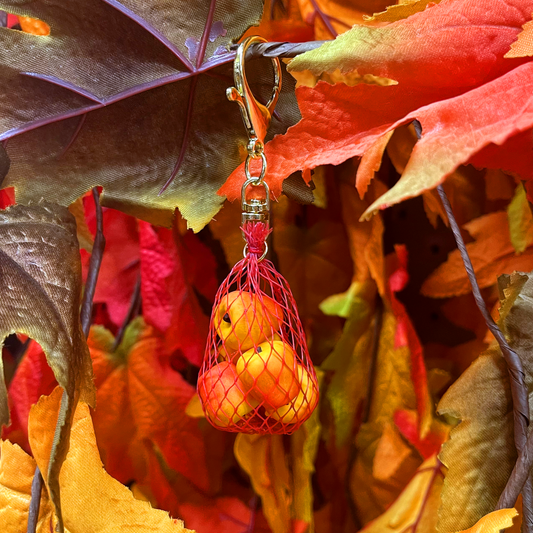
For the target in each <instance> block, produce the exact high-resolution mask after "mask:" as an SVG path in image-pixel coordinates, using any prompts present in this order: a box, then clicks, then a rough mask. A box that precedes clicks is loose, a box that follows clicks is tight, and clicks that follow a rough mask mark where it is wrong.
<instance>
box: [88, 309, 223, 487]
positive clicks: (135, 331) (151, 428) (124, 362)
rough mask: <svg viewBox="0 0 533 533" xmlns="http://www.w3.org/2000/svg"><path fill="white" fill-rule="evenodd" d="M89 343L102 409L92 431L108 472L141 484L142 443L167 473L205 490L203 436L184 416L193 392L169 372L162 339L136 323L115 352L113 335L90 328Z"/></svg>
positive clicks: (98, 412)
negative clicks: (159, 458)
mask: <svg viewBox="0 0 533 533" xmlns="http://www.w3.org/2000/svg"><path fill="white" fill-rule="evenodd" d="M88 343H89V348H90V350H91V356H92V359H93V365H94V373H95V382H96V387H97V402H98V405H99V406H101V408H97V409H96V410H95V411H94V426H95V431H96V435H97V439H98V445H99V447H100V450H101V453H102V458H103V461H104V464H105V465H106V467H107V469H108V471H109V473H110V474H111V475H112V476H113V477H115V478H117V479H118V480H119V481H122V482H127V481H129V480H131V479H137V480H141V481H142V480H143V479H144V476H145V472H146V468H147V465H146V459H145V457H144V451H143V450H144V448H145V446H144V443H143V441H147V442H149V443H152V444H153V445H155V446H157V448H158V449H159V450H160V452H161V454H162V455H163V457H164V459H165V461H166V462H167V463H168V465H169V466H170V467H171V468H173V469H174V470H176V471H177V472H180V473H181V474H183V475H184V477H185V478H187V479H189V480H190V481H192V482H193V483H195V484H196V485H197V486H198V487H200V488H201V489H202V490H208V488H209V473H208V469H207V461H206V452H205V445H204V436H203V434H202V431H201V430H200V428H199V424H198V421H197V420H194V419H192V418H189V417H188V416H187V415H186V414H185V408H186V406H187V404H188V403H189V400H190V399H191V397H192V396H193V395H194V394H195V389H194V387H193V386H192V385H190V384H188V383H187V382H186V381H185V379H184V378H183V377H182V376H181V375H180V374H179V373H178V372H176V371H175V370H174V369H173V368H172V366H171V358H170V354H168V352H166V351H165V345H164V339H163V338H162V337H161V336H160V335H159V334H158V333H157V332H156V331H155V330H154V329H153V328H151V327H149V326H146V325H145V324H144V322H143V320H142V318H137V319H135V320H134V321H133V322H132V323H131V324H130V325H129V326H128V328H127V329H126V332H125V334H124V339H123V340H122V342H121V344H120V345H119V346H118V347H117V349H116V350H115V351H113V344H114V338H113V335H112V334H111V333H110V332H109V331H107V330H105V329H104V328H102V327H101V326H94V327H93V328H92V329H91V333H90V335H89V340H88ZM117 427H120V428H121V429H120V433H119V434H117V432H116V429H117ZM212 431H213V432H214V431H215V430H212Z"/></svg>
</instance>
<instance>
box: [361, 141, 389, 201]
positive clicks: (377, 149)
mask: <svg viewBox="0 0 533 533" xmlns="http://www.w3.org/2000/svg"><path fill="white" fill-rule="evenodd" d="M393 133H394V131H389V132H388V133H385V135H383V136H382V137H380V138H379V139H378V140H377V141H376V143H375V144H374V145H372V146H371V147H370V148H369V149H368V150H367V151H366V152H365V153H364V154H363V157H361V162H360V163H359V166H358V167H357V176H356V178H355V187H356V189H357V192H358V193H359V196H360V197H361V198H362V197H363V196H364V195H365V194H366V191H367V190H368V185H369V184H370V182H371V181H372V179H373V178H374V174H375V173H376V172H377V171H378V170H379V169H380V168H381V160H382V158H383V152H384V151H385V148H386V147H387V144H388V142H389V140H390V138H391V136H392V134H393Z"/></svg>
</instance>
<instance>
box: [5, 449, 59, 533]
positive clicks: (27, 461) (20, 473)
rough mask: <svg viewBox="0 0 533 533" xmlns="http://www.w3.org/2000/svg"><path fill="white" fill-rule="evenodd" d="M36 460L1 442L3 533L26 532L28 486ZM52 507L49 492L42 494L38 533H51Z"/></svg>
mask: <svg viewBox="0 0 533 533" xmlns="http://www.w3.org/2000/svg"><path fill="white" fill-rule="evenodd" d="M35 467H36V464H35V461H34V460H33V459H32V458H31V457H30V456H29V455H28V454H27V453H26V452H25V451H24V450H22V448H20V447H19V446H17V445H16V444H11V443H10V442H9V441H2V444H1V445H0V524H2V533H20V532H21V531H26V527H27V525H28V513H29V510H30V500H31V484H32V481H33V476H34V474H35ZM52 520H53V511H52V504H51V503H50V499H49V498H48V493H47V492H46V490H43V491H42V493H41V505H40V509H39V518H38V520H37V533H49V532H50V531H54V529H53V527H51V524H52Z"/></svg>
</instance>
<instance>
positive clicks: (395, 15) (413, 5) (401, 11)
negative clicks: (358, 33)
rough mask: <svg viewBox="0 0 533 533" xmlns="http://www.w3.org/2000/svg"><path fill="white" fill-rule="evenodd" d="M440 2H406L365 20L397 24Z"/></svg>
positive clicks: (411, 0)
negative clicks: (396, 22) (398, 21)
mask: <svg viewBox="0 0 533 533" xmlns="http://www.w3.org/2000/svg"><path fill="white" fill-rule="evenodd" d="M439 2H440V0H404V1H403V2H400V3H398V4H396V5H393V6H389V7H387V9H386V10H385V11H382V12H381V13H374V14H373V15H372V16H371V17H365V20H366V21H368V22H370V21H372V22H395V21H396V20H402V19H406V18H407V17H410V16H411V15H414V14H415V13H419V12H420V11H424V9H426V8H427V7H428V6H429V7H431V6H432V5H435V4H438V3H439Z"/></svg>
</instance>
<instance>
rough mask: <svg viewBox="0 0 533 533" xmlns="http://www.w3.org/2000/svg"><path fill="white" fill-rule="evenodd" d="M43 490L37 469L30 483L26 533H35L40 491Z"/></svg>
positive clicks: (41, 479) (41, 477) (39, 506)
mask: <svg viewBox="0 0 533 533" xmlns="http://www.w3.org/2000/svg"><path fill="white" fill-rule="evenodd" d="M42 489H43V476H42V475H41V471H40V470H39V467H37V468H36V469H35V474H34V476H33V481H32V483H31V499H30V512H29V514H28V527H27V529H26V531H27V533H35V530H36V529H37V522H38V520H39V510H40V508H41V491H42Z"/></svg>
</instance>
